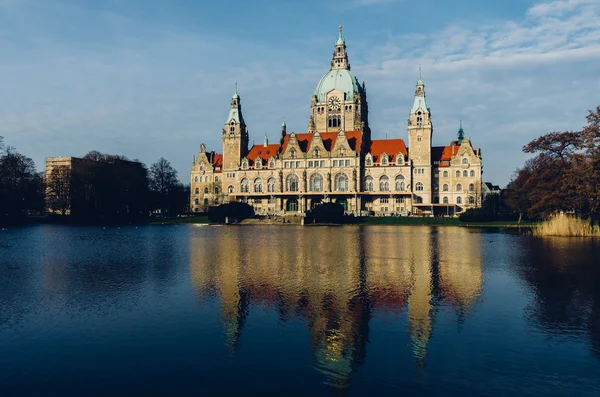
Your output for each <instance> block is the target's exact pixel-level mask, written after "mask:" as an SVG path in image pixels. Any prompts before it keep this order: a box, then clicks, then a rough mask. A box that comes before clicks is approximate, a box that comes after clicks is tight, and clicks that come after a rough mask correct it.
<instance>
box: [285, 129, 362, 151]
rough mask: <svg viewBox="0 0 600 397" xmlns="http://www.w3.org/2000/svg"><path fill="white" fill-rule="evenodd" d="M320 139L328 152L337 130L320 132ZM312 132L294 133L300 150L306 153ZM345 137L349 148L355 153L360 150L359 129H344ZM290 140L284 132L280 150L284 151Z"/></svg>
mask: <svg viewBox="0 0 600 397" xmlns="http://www.w3.org/2000/svg"><path fill="white" fill-rule="evenodd" d="M319 135H321V139H322V140H323V146H325V150H327V151H328V152H330V151H331V149H332V148H333V147H334V146H335V141H336V139H337V137H338V133H337V132H320V133H319ZM312 138H313V134H311V133H310V132H306V133H304V132H303V133H300V134H296V139H298V145H299V146H300V149H301V150H302V152H304V153H306V151H307V150H308V148H309V147H310V143H311V141H312ZM346 138H347V139H348V144H349V145H350V148H351V149H352V150H353V151H355V152H356V153H358V152H360V145H361V139H362V132H361V131H346ZM289 140H290V134H286V135H285V136H284V137H283V145H282V146H281V152H282V153H283V152H284V151H285V148H286V147H287V144H288V141H289Z"/></svg>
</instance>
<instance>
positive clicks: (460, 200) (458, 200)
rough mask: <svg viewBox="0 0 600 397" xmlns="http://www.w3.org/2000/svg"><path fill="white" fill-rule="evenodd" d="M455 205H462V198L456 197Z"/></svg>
mask: <svg viewBox="0 0 600 397" xmlns="http://www.w3.org/2000/svg"><path fill="white" fill-rule="evenodd" d="M456 204H462V197H460V196H458V197H457V198H456Z"/></svg>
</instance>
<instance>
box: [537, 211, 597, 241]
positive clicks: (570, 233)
mask: <svg viewBox="0 0 600 397" xmlns="http://www.w3.org/2000/svg"><path fill="white" fill-rule="evenodd" d="M533 234H534V235H535V236H559V237H600V226H599V225H592V224H591V223H590V222H589V221H588V220H584V219H581V218H578V217H575V216H568V215H564V214H561V215H554V216H552V217H550V218H549V219H547V220H546V221H544V222H542V223H541V224H539V225H537V226H536V227H535V228H534V229H533Z"/></svg>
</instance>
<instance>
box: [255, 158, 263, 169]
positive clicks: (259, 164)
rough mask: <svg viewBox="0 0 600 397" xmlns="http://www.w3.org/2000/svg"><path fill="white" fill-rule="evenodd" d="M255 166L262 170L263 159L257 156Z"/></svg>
mask: <svg viewBox="0 0 600 397" xmlns="http://www.w3.org/2000/svg"><path fill="white" fill-rule="evenodd" d="M254 168H255V169H257V170H260V169H261V168H262V160H261V158H260V157H259V158H257V159H256V161H255V162H254Z"/></svg>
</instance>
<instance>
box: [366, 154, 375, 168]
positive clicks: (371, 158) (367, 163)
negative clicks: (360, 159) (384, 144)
mask: <svg viewBox="0 0 600 397" xmlns="http://www.w3.org/2000/svg"><path fill="white" fill-rule="evenodd" d="M365 165H366V166H368V167H370V166H372V165H373V157H371V155H370V154H367V157H365Z"/></svg>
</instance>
